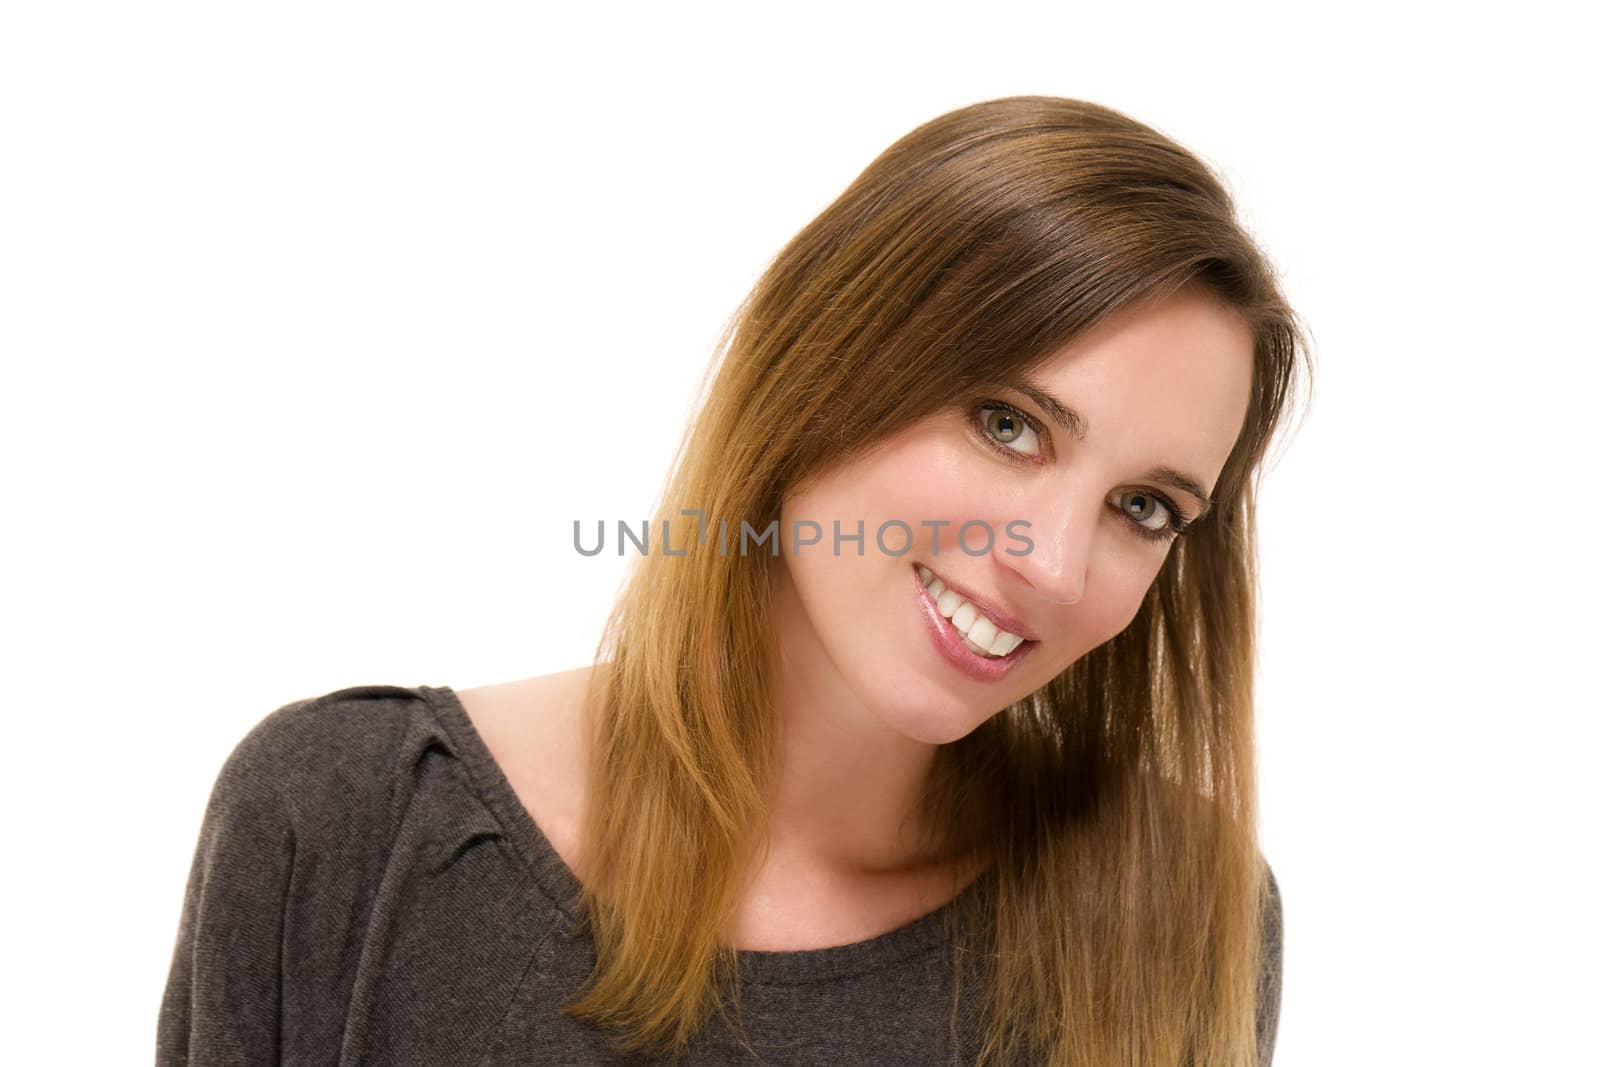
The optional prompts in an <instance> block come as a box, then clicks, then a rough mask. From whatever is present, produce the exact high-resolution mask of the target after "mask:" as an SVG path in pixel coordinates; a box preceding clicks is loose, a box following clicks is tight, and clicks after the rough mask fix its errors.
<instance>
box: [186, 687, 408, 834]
mask: <svg viewBox="0 0 1600 1067" xmlns="http://www.w3.org/2000/svg"><path fill="white" fill-rule="evenodd" d="M426 688H427V687H423V686H410V687H407V686H398V685H357V686H348V687H346V688H343V689H336V690H332V691H330V692H326V693H321V694H318V695H315V696H308V697H302V698H300V699H297V700H292V701H289V702H288V703H286V704H282V705H280V706H278V707H276V708H274V709H273V710H272V711H270V712H268V713H267V714H266V715H264V716H263V717H262V718H261V719H259V720H258V721H257V722H256V723H255V725H254V726H252V727H251V728H250V729H249V730H248V731H246V732H245V734H244V735H243V736H242V737H241V738H240V739H239V741H238V742H237V743H236V744H235V745H234V747H233V749H232V750H231V751H230V752H229V753H228V756H227V757H226V759H225V760H224V762H223V765H222V768H221V770H220V771H219V772H218V775H217V781H216V785H215V787H214V789H213V796H212V800H211V807H212V808H213V809H216V808H219V807H226V806H228V805H230V804H236V803H244V802H246V800H247V798H251V802H255V803H260V802H261V800H260V798H262V797H266V796H270V797H272V798H274V799H275V801H276V803H277V804H278V805H279V806H281V807H282V808H283V809H284V815H285V817H286V818H287V820H288V821H289V822H291V823H294V824H300V825H307V824H312V823H319V822H326V821H327V812H328V811H329V810H332V809H337V810H340V811H343V812H345V813H346V814H353V813H354V811H355V810H356V808H357V806H358V805H357V802H358V801H360V800H362V799H364V798H370V797H371V796H372V795H373V794H374V792H375V791H376V792H378V793H384V792H386V790H385V788H384V787H385V785H386V784H388V783H390V782H391V781H392V780H393V778H394V776H395V772H396V771H397V770H398V769H399V768H401V767H403V766H404V763H405V755H404V751H405V748H406V746H407V744H408V743H411V744H416V743H418V742H426V740H427V738H428V736H429V734H430V723H431V722H432V720H433V716H432V714H431V710H430V707H429V704H428V697H427V693H426V691H425V690H426Z"/></svg>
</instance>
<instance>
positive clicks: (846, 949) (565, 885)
mask: <svg viewBox="0 0 1600 1067" xmlns="http://www.w3.org/2000/svg"><path fill="white" fill-rule="evenodd" d="M416 692H417V693H418V694H419V695H421V696H422V698H423V699H424V701H425V702H426V703H427V705H428V707H429V708H431V709H432V711H433V713H434V717H435V718H436V719H437V720H438V722H439V724H440V726H441V727H442V728H443V730H444V732H445V735H446V736H447V737H448V738H449V740H450V741H451V742H452V744H453V746H454V748H455V750H456V755H457V757H458V758H459V759H460V760H461V761H462V763H463V765H464V766H465V767H466V769H467V771H468V774H469V775H470V776H471V779H472V785H473V788H474V790H475V792H476V793H477V795H478V797H479V798H480V799H481V800H482V802H483V803H484V804H485V806H486V807H487V808H488V809H489V811H490V813H491V814H492V815H493V816H494V819H495V821H496V822H498V823H499V824H500V826H501V828H502V829H503V830H504V831H505V833H506V834H507V836H508V837H509V838H510V840H511V842H512V843H513V845H514V846H515V847H516V849H517V852H518V854H519V855H521V856H523V857H524V858H525V860H526V863H527V867H528V870H529V873H530V875H531V876H532V877H533V879H534V880H535V881H536V882H537V883H538V885H539V887H540V888H541V889H542V890H543V891H544V893H545V895H546V896H548V897H549V898H550V900H551V901H552V902H553V903H554V905H555V907H556V908H557V909H558V910H559V911H560V913H561V917H562V919H563V920H564V922H565V923H566V925H567V928H568V931H569V932H575V931H576V930H578V929H579V927H580V925H581V915H582V909H581V907H580V903H579V901H580V891H581V889H582V886H581V884H580V882H579V880H578V876H577V875H576V874H575V873H574V872H573V870H572V869H571V868H570V867H568V866H567V862H566V860H564V859H562V858H561V854H560V853H559V852H557V851H556V850H555V847H554V846H553V845H552V844H551V843H550V839H549V838H548V837H547V836H546V835H545V832H544V830H543V828H541V827H540V826H539V824H538V822H537V821H536V820H535V819H534V817H533V815H532V814H531V813H530V812H529V811H528V809H527V808H526V807H525V806H524V805H523V803H522V800H521V798H520V797H518V796H517V793H516V790H515V789H513V788H512V786H511V782H510V779H509V778H507V776H506V773H505V770H504V768H502V767H501V766H500V764H499V763H498V762H496V760H495V758H494V754H493V753H491V752H490V751H489V746H488V743H487V742H486V741H484V739H483V736H482V735H481V734H480V733H478V729H477V727H476V726H475V725H474V724H473V722H472V719H471V718H470V717H469V716H468V714H467V709H466V707H465V705H463V704H462V703H461V698H460V697H459V696H458V695H457V694H456V691H455V690H454V689H453V688H451V687H450V686H448V685H443V686H429V685H423V686H418V687H416ZM992 873H993V871H992V868H991V869H989V870H985V871H984V872H983V873H982V874H980V875H979V876H978V877H977V878H975V879H973V881H972V882H970V883H969V884H968V885H966V886H965V887H963V888H962V890H961V892H960V893H958V894H957V895H956V896H955V897H954V898H952V899H951V900H949V901H947V902H946V903H944V904H942V905H940V906H939V907H938V908H936V909H934V910H933V911H931V912H928V913H927V914H925V915H922V916H920V917H918V918H916V919H913V920H911V921H910V922H908V923H905V924H903V925H901V926H898V927H896V928H895V929H893V930H889V931H887V932H885V933H882V934H878V935H876V936H873V937H869V938H866V939H865V940H862V941H853V942H850V943H848V944H843V945H831V946H828V947H825V948H814V949H797V950H781V951H767V950H756V949H739V950H737V951H736V953H735V954H736V956H737V958H738V961H739V968H740V971H741V974H742V976H743V980H745V981H751V982H757V983H762V984H772V985H785V984H795V983H798V982H808V981H821V980H826V979H830V978H837V977H841V976H843V975H847V974H853V973H856V972H860V971H867V970H872V969H874V968H878V967H883V966H887V965H889V964H892V963H895V962H897V961H900V960H903V959H906V958H907V957H909V956H913V955H916V954H919V953H924V952H929V951H931V950H933V949H935V948H938V947H939V946H941V945H944V944H945V943H946V942H947V940H948V933H947V928H946V925H945V922H946V919H947V917H948V916H949V914H950V912H951V911H952V910H953V909H954V908H955V907H956V906H957V905H958V904H959V903H961V902H963V901H964V900H965V899H966V898H967V897H968V896H969V895H970V894H976V893H978V892H981V891H982V890H983V888H984V887H985V886H986V884H987V883H988V882H989V880H990V879H991V877H992Z"/></svg>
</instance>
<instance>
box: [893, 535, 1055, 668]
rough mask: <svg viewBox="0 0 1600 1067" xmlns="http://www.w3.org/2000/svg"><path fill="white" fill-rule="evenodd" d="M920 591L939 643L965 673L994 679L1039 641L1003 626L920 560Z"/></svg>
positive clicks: (941, 649)
mask: <svg viewBox="0 0 1600 1067" xmlns="http://www.w3.org/2000/svg"><path fill="white" fill-rule="evenodd" d="M913 570H914V572H915V574H916V582H917V592H918V597H919V599H920V601H921V602H922V604H923V606H924V617H925V618H926V619H927V620H928V623H929V626H930V627H931V629H932V630H933V637H934V641H935V644H936V645H937V646H938V648H939V651H940V652H941V653H943V654H944V657H945V659H946V660H948V661H949V662H950V663H951V664H952V665H954V666H956V667H958V668H960V669H961V670H962V671H964V672H965V673H967V674H969V675H972V676H974V677H977V678H980V679H983V680H985V681H992V680H994V679H995V678H998V677H1000V676H1002V675H1004V674H1006V673H1008V672H1009V671H1010V669H1011V667H1012V666H1014V665H1015V663H1016V662H1017V661H1018V660H1020V659H1021V658H1022V657H1023V656H1024V655H1026V654H1027V653H1028V652H1030V651H1032V650H1033V648H1034V646H1036V645H1037V644H1038V643H1039V642H1038V641H1037V640H1034V639H1030V638H1028V637H1025V636H1023V635H1022V634H1018V633H1015V632H1013V631H1009V630H1006V629H1003V628H1002V627H1001V626H1000V625H999V624H998V623H997V622H996V621H995V620H994V619H992V618H990V617H989V614H988V613H986V612H984V611H983V610H981V609H980V608H979V607H978V606H977V605H976V604H975V603H973V602H972V601H971V600H968V599H967V598H966V597H964V596H962V595H961V594H960V593H958V592H956V591H955V590H953V589H950V588H948V587H947V586H946V585H945V583H944V581H943V580H942V579H941V578H940V577H939V576H938V575H936V574H934V573H933V571H932V570H930V569H929V568H927V567H925V566H923V565H922V564H920V563H918V564H915V565H914V567H913Z"/></svg>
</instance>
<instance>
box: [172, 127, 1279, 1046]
mask: <svg viewBox="0 0 1600 1067" xmlns="http://www.w3.org/2000/svg"><path fill="white" fill-rule="evenodd" d="M719 356H720V358H719V360H718V361H717V363H716V364H715V365H714V367H713V370H714V372H715V373H714V375H712V376H711V378H710V387H709V389H708V391H707V392H706V393H705V395H704V397H703V399H702V403H701V405H700V407H699V410H698V413H697V416H696V418H695V419H694V420H693V421H692V422H691V424H690V425H689V427H688V429H687V433H686V437H685V439H684V441H683V442H682V444H681V446H680V448H679V451H678V454H677V456H676V457H675V463H674V467H673V473H672V477H671V479H670V481H669V483H668V485H667V487H666V491H665V493H664V495H663V497H662V500H661V504H660V507H659V509H658V512H657V514H656V515H655V517H654V518H655V520H656V521H655V523H654V525H656V526H657V528H658V529H662V528H664V523H665V522H666V521H668V520H676V521H675V522H674V523H673V531H672V532H673V536H672V537H671V540H670V543H668V544H667V545H664V546H663V549H670V551H665V550H664V551H660V552H656V553H653V554H652V553H647V554H645V555H642V556H639V557H636V559H635V562H634V563H633V565H632V570H631V572H630V574H629V580H628V583H627V585H626V586H625V588H624V589H623V592H622V595H621V596H620V597H619V599H618V601H617V603H616V605H615V608H614V610H613V612H612V614H611V616H610V618H609V620H608V622H607V626H606V630H605V633H604V634H603V635H602V638H601V641H600V643H599V647H598V648H597V649H596V654H595V657H594V662H593V663H592V664H590V665H588V666H586V667H583V668H580V669H577V670H574V671H569V672H564V673H563V674H560V675H548V676H543V677H539V678H532V679H523V680H519V681H515V682H507V683H503V684H501V685H496V686H487V687H483V688H480V689H476V690H468V691H465V692H462V693H459V694H457V693H455V692H454V691H453V690H450V689H449V688H447V687H438V688H435V687H427V686H423V687H417V688H415V689H402V688H399V687H390V686H373V687H358V688H354V689H349V690H342V691H340V692H338V693H333V694H328V695H326V696H324V697H320V698H317V699H314V700H308V701H300V702H297V703H295V704H293V705H290V706H287V707H285V708H282V709H279V710H278V711H277V712H275V713H273V715H271V716H269V717H268V718H267V720H265V721H264V722H263V723H262V724H261V725H260V726H258V727H257V728H256V730H255V731H253V732H252V733H251V735H250V736H249V737H247V738H246V739H245V740H244V741H243V742H241V745H240V747H239V749H238V750H237V751H236V752H235V754H234V756H233V757H232V758H231V759H230V761H229V764H228V766H227V767H225V768H224V771H223V774H222V776H221V777H220V778H219V781H218V785H217V789H216V793H215V795H214V797H213V802H212V806H211V807H210V808H209V809H208V813H207V821H206V824H205V827H204V829H203V830H202V839H201V843H200V849H199V851H198V852H197V854H196V863H195V868H194V874H193V876H192V877H191V881H190V886H189V893H188V897H187V898H186V903H185V912H184V915H185V918H184V923H183V926H182V928H181V929H180V934H179V944H178V948H177V952H176V954H175V957H174V963H173V969H172V976H171V978H170V980H169V986H168V992H167V999H166V1001H165V1002H164V1004H163V1012H162V1026H161V1038H160V1040H161V1048H162V1050H163V1053H162V1054H163V1056H164V1057H165V1059H164V1061H163V1062H171V1063H179V1062H185V1061H186V1057H196V1058H203V1057H204V1056H206V1055H221V1053H222V1051H223V1050H228V1051H229V1052H230V1054H231V1053H235V1052H237V1051H238V1050H240V1049H252V1050H253V1049H256V1048H260V1049H263V1050H266V1052H267V1053H269V1054H270V1055H267V1056H265V1057H264V1059H263V1062H269V1061H270V1062H276V1059H275V1058H273V1057H276V1056H277V1055H278V1054H279V1053H280V1052H281V1053H283V1054H284V1055H286V1056H287V1055H288V1054H289V1053H290V1052H291V1051H294V1052H298V1053H301V1054H304V1055H307V1056H310V1057H311V1058H319V1056H320V1058H324V1059H325V1058H327V1054H329V1053H331V1051H332V1050H333V1049H334V1048H337V1049H339V1050H341V1051H342V1054H343V1055H344V1057H345V1059H341V1061H340V1062H345V1061H346V1060H348V1061H350V1062H354V1061H355V1060H357V1059H360V1058H361V1057H362V1056H363V1055H371V1056H373V1057H376V1058H378V1059H385V1060H405V1057H406V1054H409V1055H411V1056H412V1057H414V1058H415V1062H424V1061H427V1062H468V1061H469V1058H470V1062H482V1063H535V1062H583V1063H609V1062H618V1063H620V1062H626V1061H628V1058H629V1057H630V1056H636V1055H646V1054H648V1055H653V1056H661V1057H671V1058H674V1059H678V1060H681V1061H685V1062H690V1063H697V1064H722V1063H734V1062H751V1061H752V1059H755V1060H759V1061H761V1062H774V1063H795V1062H817V1063H824V1062H826V1063H844V1062H862V1063H867V1062H870V1063H874V1064H882V1063H916V1064H926V1063H979V1064H1001V1063H1029V1064H1049V1065H1067V1064H1113V1063H1114V1064H1130V1065H1141V1067H1143V1065H1158V1064H1159V1065H1174V1067H1176V1065H1180V1064H1183V1065H1191V1067H1222V1065H1227V1067H1237V1065H1239V1064H1250V1063H1257V1064H1264V1063H1267V1062H1269V1061H1270V1060H1271V1057H1272V1048H1273V1042H1274V1036H1275V1033H1276V1022H1277V1011H1278V1003H1279V1000H1278V997H1279V992H1278V991H1279V988H1280V984H1279V983H1280V971H1281V966H1280V961H1281V952H1282V947H1281V946H1282V941H1281V905H1280V903H1279V897H1278V893H1277V887H1276V882H1275V880H1274V879H1273V876H1272V872H1271V870H1270V868H1269V867H1268V866H1267V863H1266V861H1265V859H1264V857H1263V856H1262V855H1261V853H1260V851H1259V848H1258V845H1257V838H1256V797H1255V778H1254V748H1253V733H1254V725H1253V724H1254V709H1253V703H1252V678H1253V675H1252V670H1253V663H1254V655H1255V649H1254V643H1253V642H1254V630H1255V596H1256V590H1255V585H1254V575H1255V553H1256V547H1255V540H1254V538H1255V533H1254V521H1253V518H1254V508H1255V493H1256V481H1257V478H1258V473H1259V470H1260V465H1261V460H1262V458H1263V456H1264V455H1265V453H1266V450H1267V448H1268V446H1269V445H1270V443H1271V442H1272V441H1273V439H1274V438H1276V437H1277V435H1278V433H1279V431H1280V428H1281V425H1282V423H1283V421H1284V419H1285V417H1286V412H1287V410H1288V400H1289V397H1290V395H1291V393H1292V390H1293V387H1294V385H1295V384H1296V383H1297V382H1298V381H1300V380H1301V379H1302V378H1303V377H1304V376H1305V375H1307V374H1308V373H1309V369H1310V368H1309V364H1308V363H1307V362H1306V352H1305V343H1304V339H1303V334H1302V331H1301V329H1300V327H1299V326H1298V324H1297V319H1296V317H1295V315H1294V314H1293V312H1292V311H1291V309H1290V308H1289V307H1288V306H1287V305H1286V303H1285V302H1284V300H1283V298H1282V296H1281V295H1280V293H1279V291H1278V289H1277V286H1276V284H1275V281H1274V276H1273V272H1272V270H1271V268H1270V266H1269V264H1268V262H1267V260H1266V259H1265V258H1264V256H1263V255H1262V253H1261V252H1260V251H1259V250H1258V249H1257V248H1256V247H1255V245H1254V244H1253V243H1252V241H1251V240H1250V239H1249V237H1248V236H1247V235H1246V233H1245V232H1244V231H1243V230H1242V229H1241V227H1240V226H1239V224H1238V223H1237V221H1236V219H1235V215H1234V209H1233V205H1232V203H1231V201H1230V198H1229V196H1228V194H1227V193H1226V191H1225V190H1224V188H1223V186H1222V185H1221V184H1220V182H1219V181H1218V180H1217V178H1216V177H1215V176H1214V175H1213V174H1212V173H1211V172H1209V171H1208V170H1207V169H1206V167H1205V166H1204V165H1203V164H1201V163H1200V162H1199V161H1198V160H1197V159H1196V158H1195V157H1194V156H1193V155H1191V154H1190V153H1189V152H1187V151H1185V150H1184V149H1182V148H1181V147H1180V146H1178V145H1176V144H1174V143H1173V142H1172V141H1171V140H1169V139H1167V138H1166V137H1164V136H1162V135H1161V134H1160V133H1158V132H1156V131H1154V130H1152V129H1150V128H1149V127H1147V126H1145V125H1142V124H1140V123H1138V122H1136V121H1134V120H1133V119H1131V118H1128V117H1127V116H1124V115H1122V114H1120V113H1118V112H1116V111H1112V110H1110V109H1107V108H1104V107H1101V106H1098V105H1094V104H1089V103H1084V102H1081V101H1075V100H1066V99H1059V98H1053V97H1039V96H1025V97H1012V98H1007V99H1000V100H992V101H988V102H985V103H980V104H975V105H973V106H970V107H966V108H962V109H960V110H957V111H954V112H951V113H949V114H946V115H943V116H940V117H938V118H935V119H933V120H932V121H930V122H928V123H926V124H924V125H922V126H920V127H918V128H917V129H915V130H913V131H911V132H910V133H909V134H907V135H906V136H905V137H903V138H901V139H900V140H899V141H897V142H896V143H894V144H893V145H891V146H890V147H889V148H888V149H887V150H886V151H885V152H884V153H883V154H882V155H880V156H879V157H878V158H877V159H876V160H875V161H873V162H872V164H871V165H870V166H869V167H867V169H866V170H865V171H864V172H863V173H862V174H861V175H860V176H859V177H858V178H857V179H856V180H855V181H854V182H853V183H852V184H851V185H850V186H849V188H847V189H846V190H845V191H844V192H843V193H842V194H841V195H840V196H839V197H838V199H837V200H836V201H835V202H834V203H832V204H831V205H830V206H829V207H828V208H826V209H825V210H824V211H823V212H822V214H821V215H819V216H818V217H817V218H816V219H815V220H814V221H813V222H811V223H810V224H809V225H807V226H806V227H805V228H804V229H803V230H802V231H801V232H800V233H799V234H798V235H797V236H796V237H795V238H794V239H793V240H792V241H790V242H789V244H788V245H787V246H786V247H785V248H783V249H782V251H780V252H779V254H778V255H777V257H776V258H775V259H774V260H773V262H772V263H771V264H770V265H769V267H768V268H767V270H766V271H765V273H764V274H763V275H762V277H761V278H760V280H759V281H758V283H757V285H756V287H755V289H754V291H753V292H752V293H751V294H750V296H749V298H748V299H747V300H746V301H745V302H744V304H743V305H742V306H741V307H740V309H739V311H738V313H737V314H736V315H735V317H734V319H733V321H732V323H731V325H730V328H729V330H728V332H727V334H726V335H725V337H724V338H723V342H722V345H721V346H720V348H719ZM685 512H698V513H700V515H701V516H703V524H704V525H703V526H702V527H700V528H699V529H697V527H696V526H695V524H690V523H684V522H683V521H682V517H683V514H684V513H685ZM724 523H725V524H727V525H728V526H729V527H730V528H733V529H737V528H739V527H740V524H741V523H745V524H748V525H749V526H750V527H752V528H755V529H765V528H766V527H768V526H769V525H770V524H773V523H776V525H777V529H778V530H779V531H780V532H782V533H784V534H787V533H788V532H790V531H796V532H798V531H799V530H800V529H802V528H808V529H811V530H813V531H819V532H820V534H819V536H817V537H813V538H809V539H804V540H802V539H801V538H800V537H798V536H796V537H794V538H792V539H789V538H786V537H782V536H780V537H778V538H775V539H773V540H772V541H771V542H770V543H765V544H763V546H762V547H764V548H766V549H768V550H767V551H757V552H753V553H752V552H747V551H743V550H736V551H732V552H730V551H721V550H718V545H717V543H716V540H715V539H714V538H712V539H708V538H706V537H705V536H703V533H704V531H705V530H715V529H719V528H721V526H722V524H724ZM866 531H879V533H878V534H877V536H874V535H873V534H872V533H868V532H866ZM882 531H898V532H899V534H900V535H901V536H899V537H895V538H890V537H886V536H885V535H884V534H883V533H882ZM974 531H980V532H981V531H987V533H980V535H979V536H977V537H974V536H973V532H974ZM996 531H1005V533H1006V534H1007V535H1008V536H1006V537H1005V538H1000V537H995V536H991V535H992V534H993V533H995V532H996ZM430 1057H431V1059H430ZM408 1062H409V1061H408Z"/></svg>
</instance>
